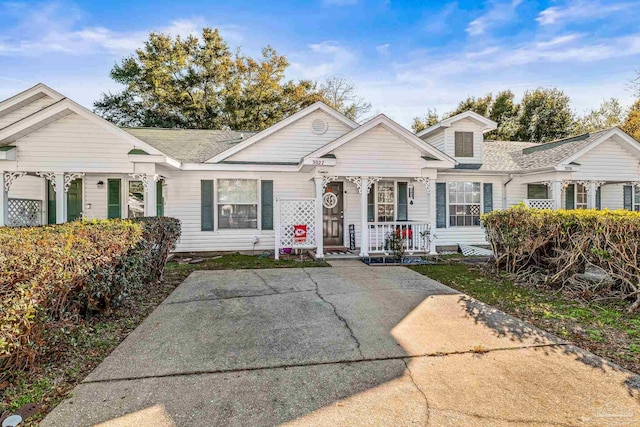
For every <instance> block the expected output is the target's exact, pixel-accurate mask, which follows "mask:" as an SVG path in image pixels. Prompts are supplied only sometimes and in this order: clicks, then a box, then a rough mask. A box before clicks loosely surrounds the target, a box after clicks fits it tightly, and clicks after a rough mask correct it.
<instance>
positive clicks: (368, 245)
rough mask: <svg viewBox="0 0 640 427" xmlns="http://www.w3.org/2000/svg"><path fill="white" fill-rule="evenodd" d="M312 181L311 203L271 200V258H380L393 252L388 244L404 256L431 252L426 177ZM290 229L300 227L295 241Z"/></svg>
mask: <svg viewBox="0 0 640 427" xmlns="http://www.w3.org/2000/svg"><path fill="white" fill-rule="evenodd" d="M313 181H314V188H315V196H316V197H314V198H309V199H285V198H277V197H276V203H275V208H276V209H275V232H276V242H275V243H276V247H275V252H276V256H278V255H279V253H280V251H282V250H286V251H288V250H294V249H308V250H314V253H315V256H316V258H324V257H325V252H326V251H325V248H336V250H334V251H331V250H330V251H328V252H330V255H332V256H333V254H331V252H337V254H335V255H336V256H342V257H367V256H370V255H377V256H385V255H390V254H391V253H392V252H393V245H394V241H395V242H396V243H395V244H396V246H397V245H398V244H401V245H402V247H403V248H404V251H405V253H406V254H407V255H409V256H411V255H419V254H426V253H435V239H433V238H432V234H431V224H433V223H434V221H435V208H432V207H435V194H433V193H435V192H432V191H431V183H432V180H431V179H430V178H427V177H413V178H407V177H397V176H396V177H371V176H358V177H354V176H316V177H314V178H313ZM296 226H303V228H304V235H303V236H302V237H299V238H297V239H296V235H295V232H296V231H295V230H300V227H296ZM316 230H317V232H316Z"/></svg>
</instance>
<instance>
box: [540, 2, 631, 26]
mask: <svg viewBox="0 0 640 427" xmlns="http://www.w3.org/2000/svg"><path fill="white" fill-rule="evenodd" d="M638 9H639V5H638V3H637V2H616V1H607V2H601V1H586V0H578V1H573V2H571V3H569V4H567V5H566V6H552V7H549V8H547V9H545V10H543V11H542V12H540V14H539V15H538V17H537V18H536V21H538V23H539V24H540V25H552V24H560V23H566V22H579V21H590V20H595V19H601V18H604V17H607V16H608V15H611V14H614V13H617V12H623V11H624V12H625V13H626V14H629V13H633V10H635V11H636V13H638Z"/></svg>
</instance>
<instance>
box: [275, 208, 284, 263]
mask: <svg viewBox="0 0 640 427" xmlns="http://www.w3.org/2000/svg"><path fill="white" fill-rule="evenodd" d="M274 202H275V206H274V210H273V216H274V218H273V219H274V221H275V222H274V224H273V225H274V229H275V231H276V238H275V253H274V257H275V259H280V233H281V230H282V225H281V224H280V198H278V197H276V198H275V200H274Z"/></svg>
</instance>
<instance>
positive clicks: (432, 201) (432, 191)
mask: <svg viewBox="0 0 640 427" xmlns="http://www.w3.org/2000/svg"><path fill="white" fill-rule="evenodd" d="M435 186H436V183H435V181H434V182H432V183H430V185H429V189H428V190H427V191H428V194H429V222H430V224H429V227H430V229H429V255H438V251H436V226H437V223H438V217H437V215H438V212H437V207H436V187H435Z"/></svg>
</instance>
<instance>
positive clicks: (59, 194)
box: [53, 173, 67, 224]
mask: <svg viewBox="0 0 640 427" xmlns="http://www.w3.org/2000/svg"><path fill="white" fill-rule="evenodd" d="M53 179H54V181H53V183H54V185H53V188H54V190H55V192H56V224H64V223H65V222H67V187H66V186H65V183H64V173H55V174H54V178H53Z"/></svg>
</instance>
